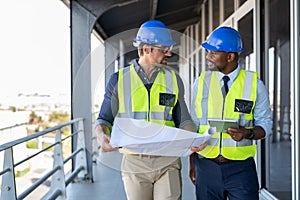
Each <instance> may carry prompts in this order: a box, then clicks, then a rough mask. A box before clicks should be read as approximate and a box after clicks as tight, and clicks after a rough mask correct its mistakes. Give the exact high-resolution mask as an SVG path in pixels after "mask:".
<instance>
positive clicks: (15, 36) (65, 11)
mask: <svg viewBox="0 0 300 200" xmlns="http://www.w3.org/2000/svg"><path fill="white" fill-rule="evenodd" d="M0 26H1V29H0V30H1V31H0V93H1V96H2V97H4V96H15V95H17V94H19V93H25V94H32V93H39V94H50V95H53V94H56V95H57V94H70V93H71V92H70V85H71V84H70V79H71V73H70V17H69V8H67V7H66V6H65V5H64V4H63V3H62V2H61V1H60V0H26V1H23V0H16V1H4V0H1V1H0Z"/></svg>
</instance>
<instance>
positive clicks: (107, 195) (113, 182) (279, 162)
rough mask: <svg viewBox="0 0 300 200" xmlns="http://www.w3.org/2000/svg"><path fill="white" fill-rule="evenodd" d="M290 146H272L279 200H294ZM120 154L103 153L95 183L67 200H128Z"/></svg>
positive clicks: (186, 182) (72, 188)
mask: <svg viewBox="0 0 300 200" xmlns="http://www.w3.org/2000/svg"><path fill="white" fill-rule="evenodd" d="M290 155H291V144H290V142H289V141H283V142H280V143H276V144H272V145H271V188H270V189H271V192H272V194H276V196H277V197H278V198H279V199H280V200H289V199H291V192H290V189H291V168H290V167H291V156H290ZM121 156H122V155H121V154H119V153H118V152H111V153H101V155H99V158H98V160H97V163H96V164H95V166H94V177H95V180H94V183H72V184H70V185H69V186H68V188H67V199H68V200H84V199H86V200H126V196H125V192H124V187H123V183H122V180H121V173H120V165H121ZM182 183H183V194H182V199H183V200H195V199H196V198H195V194H194V193H195V192H194V186H193V184H192V183H191V181H190V179H189V177H188V158H186V157H184V158H182Z"/></svg>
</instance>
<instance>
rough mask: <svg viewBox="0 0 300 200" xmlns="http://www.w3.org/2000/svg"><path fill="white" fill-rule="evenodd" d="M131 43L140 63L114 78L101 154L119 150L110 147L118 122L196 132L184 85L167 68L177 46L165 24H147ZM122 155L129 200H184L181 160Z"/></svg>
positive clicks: (101, 129) (105, 106)
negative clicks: (139, 122) (163, 126)
mask: <svg viewBox="0 0 300 200" xmlns="http://www.w3.org/2000/svg"><path fill="white" fill-rule="evenodd" d="M133 44H134V46H135V47H137V49H138V55H139V59H138V60H136V61H134V63H133V64H131V65H130V66H129V67H125V68H123V69H121V70H120V71H119V72H116V73H115V74H113V75H112V76H111V78H110V81H109V83H108V85H107V87H106V93H105V97H104V101H103V103H102V106H101V110H100V113H99V116H98V119H97V124H98V125H97V126H96V131H97V138H98V141H99V142H100V143H101V149H102V150H103V151H113V150H115V148H113V147H112V146H111V145H110V144H109V141H110V132H111V127H112V125H113V122H114V119H115V117H121V118H131V119H138V120H142V121H148V122H154V123H159V124H163V125H166V126H171V127H177V128H182V129H185V130H189V131H194V132H195V131H196V129H195V126H194V124H193V122H192V121H191V118H190V115H189V113H188V109H187V106H186V103H185V101H184V87H183V82H182V80H181V78H180V77H179V76H178V75H177V74H176V73H175V71H174V70H172V69H170V68H168V67H167V66H166V65H167V61H168V58H169V57H171V56H172V53H171V50H172V47H173V45H175V41H174V40H173V39H172V37H171V34H170V32H169V30H168V29H167V28H166V26H165V25H164V24H163V23H162V22H161V21H157V20H150V21H147V22H145V23H144V24H142V25H141V27H140V28H139V30H138V33H137V36H136V38H135V39H134V43H133ZM201 148H202V147H201V146H200V147H193V148H192V149H191V150H192V151H194V152H196V151H199V150H201ZM167 150H168V149H167V148H166V151H167ZM120 151H121V150H120ZM122 153H124V154H123V155H124V156H123V161H122V166H121V168H122V179H123V182H124V187H125V192H126V195H127V199H128V200H140V199H144V200H152V199H154V200H167V199H169V200H177V199H181V189H182V188H181V187H182V184H181V172H180V171H181V161H180V157H168V156H159V155H157V156H153V155H151V156H150V155H141V154H134V153H131V152H124V151H123V152H122Z"/></svg>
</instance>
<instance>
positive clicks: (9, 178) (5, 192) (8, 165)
mask: <svg viewBox="0 0 300 200" xmlns="http://www.w3.org/2000/svg"><path fill="white" fill-rule="evenodd" d="M5 169H8V171H7V172H5V173H4V174H3V176H2V189H1V200H7V199H17V194H16V183H15V169H14V161H13V150H12V148H8V149H6V150H5V152H4V162H3V170H5Z"/></svg>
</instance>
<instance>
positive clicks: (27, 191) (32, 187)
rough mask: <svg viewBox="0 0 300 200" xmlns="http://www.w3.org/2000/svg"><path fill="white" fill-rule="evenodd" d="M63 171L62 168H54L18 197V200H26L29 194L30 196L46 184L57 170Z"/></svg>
mask: <svg viewBox="0 0 300 200" xmlns="http://www.w3.org/2000/svg"><path fill="white" fill-rule="evenodd" d="M59 169H61V167H60V166H57V167H55V168H53V169H52V170H51V171H49V172H48V173H47V174H45V175H44V176H43V177H42V178H40V179H39V180H37V181H36V182H34V183H33V184H32V185H31V186H30V187H29V188H28V189H27V190H25V191H24V192H23V193H22V194H20V195H19V196H18V199H24V198H25V197H26V196H27V195H28V194H30V193H31V192H32V191H33V190H35V189H36V188H37V187H38V186H39V185H41V184H42V183H43V182H45V181H46V180H47V179H48V178H49V177H50V176H52V175H53V174H54V173H55V172H56V171H57V170H59Z"/></svg>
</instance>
